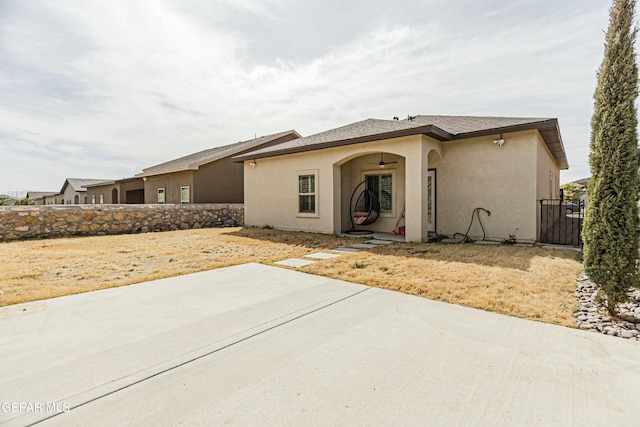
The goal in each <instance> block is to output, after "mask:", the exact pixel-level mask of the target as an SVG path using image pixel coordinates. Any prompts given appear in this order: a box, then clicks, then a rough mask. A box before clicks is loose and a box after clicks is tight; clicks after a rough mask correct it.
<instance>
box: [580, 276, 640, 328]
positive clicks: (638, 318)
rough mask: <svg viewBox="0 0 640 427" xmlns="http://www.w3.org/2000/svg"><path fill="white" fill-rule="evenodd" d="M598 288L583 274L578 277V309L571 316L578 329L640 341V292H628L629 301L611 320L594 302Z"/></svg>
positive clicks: (604, 310)
mask: <svg viewBox="0 0 640 427" xmlns="http://www.w3.org/2000/svg"><path fill="white" fill-rule="evenodd" d="M597 293H598V288H597V287H596V285H594V284H593V283H592V282H590V281H589V278H588V277H587V276H586V275H585V274H584V272H583V273H581V274H580V276H579V277H578V286H577V288H576V297H577V298H578V308H577V309H576V311H575V313H574V314H573V316H574V317H575V318H576V325H577V326H578V328H580V329H586V330H588V331H591V332H599V333H602V334H606V335H611V336H615V337H621V338H626V339H632V340H636V341H640V290H635V291H632V292H629V301H628V302H626V303H623V304H620V305H619V306H618V307H619V317H616V318H612V317H611V316H609V314H608V313H607V310H606V309H605V308H604V307H601V306H599V305H598V303H597V302H596V295H597Z"/></svg>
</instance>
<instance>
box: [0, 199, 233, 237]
mask: <svg viewBox="0 0 640 427" xmlns="http://www.w3.org/2000/svg"><path fill="white" fill-rule="evenodd" d="M243 224H244V205H241V204H233V205H232V204H229V205H223V204H202V205H49V206H0V242H6V241H9V240H17V239H37V238H49V237H68V236H100V235H106V234H130V233H146V232H151V231H170V230H186V229H191V228H207V227H208V228H211V227H235V226H240V225H243Z"/></svg>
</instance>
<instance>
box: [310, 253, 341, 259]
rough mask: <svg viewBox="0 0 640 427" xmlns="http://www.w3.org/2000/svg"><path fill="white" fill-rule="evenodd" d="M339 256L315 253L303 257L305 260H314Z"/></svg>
mask: <svg viewBox="0 0 640 427" xmlns="http://www.w3.org/2000/svg"><path fill="white" fill-rule="evenodd" d="M339 256H340V254H327V253H324V252H316V253H313V254H309V255H305V256H304V257H305V258H315V259H331V258H336V257H339Z"/></svg>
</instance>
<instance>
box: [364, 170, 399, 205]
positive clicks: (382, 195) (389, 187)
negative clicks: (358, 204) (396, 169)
mask: <svg viewBox="0 0 640 427" xmlns="http://www.w3.org/2000/svg"><path fill="white" fill-rule="evenodd" d="M365 180H366V181H367V183H366V186H367V189H368V190H370V191H372V192H373V194H375V195H376V197H377V198H378V200H379V201H380V213H392V212H393V175H392V174H390V173H380V174H375V175H365Z"/></svg>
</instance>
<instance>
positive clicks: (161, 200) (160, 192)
mask: <svg viewBox="0 0 640 427" xmlns="http://www.w3.org/2000/svg"><path fill="white" fill-rule="evenodd" d="M158 203H164V188H158Z"/></svg>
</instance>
